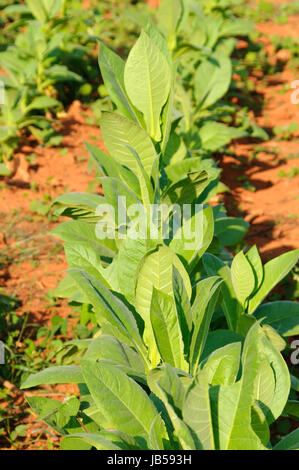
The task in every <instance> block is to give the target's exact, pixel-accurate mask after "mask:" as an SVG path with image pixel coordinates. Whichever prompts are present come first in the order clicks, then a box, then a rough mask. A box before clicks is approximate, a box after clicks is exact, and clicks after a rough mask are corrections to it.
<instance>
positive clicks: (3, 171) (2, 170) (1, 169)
mask: <svg viewBox="0 0 299 470" xmlns="http://www.w3.org/2000/svg"><path fill="white" fill-rule="evenodd" d="M8 175H10V169H9V168H7V166H5V165H4V163H0V176H8Z"/></svg>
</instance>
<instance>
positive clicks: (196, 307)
mask: <svg viewBox="0 0 299 470" xmlns="http://www.w3.org/2000/svg"><path fill="white" fill-rule="evenodd" d="M222 282H223V281H222V279H221V278H220V277H218V276H213V277H208V278H207V279H203V280H202V281H200V282H199V283H198V284H197V285H196V297H195V300H194V303H193V305H192V316H193V325H194V328H193V333H192V339H191V345H190V356H189V362H190V369H191V371H192V373H193V374H195V373H196V370H197V367H198V364H199V360H200V356H201V353H202V351H203V349H204V347H205V343H206V339H207V335H208V332H209V327H210V323H211V319H212V316H213V313H214V311H215V305H216V302H217V300H218V295H219V287H220V285H221V284H222Z"/></svg>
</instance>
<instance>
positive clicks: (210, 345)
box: [201, 329, 244, 360]
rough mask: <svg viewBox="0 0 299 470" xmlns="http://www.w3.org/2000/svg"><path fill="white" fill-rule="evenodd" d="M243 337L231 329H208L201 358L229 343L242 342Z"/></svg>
mask: <svg viewBox="0 0 299 470" xmlns="http://www.w3.org/2000/svg"><path fill="white" fill-rule="evenodd" d="M243 341H244V337H243V336H242V335H239V334H238V333H235V332H234V331H231V330H221V329H217V330H215V331H210V332H209V333H208V336H207V340H206V344H205V347H204V350H203V352H202V355H201V360H204V359H206V358H207V357H208V356H209V355H210V354H211V353H212V352H213V351H215V350H216V349H219V348H222V347H223V346H226V345H228V344H231V343H238V342H239V343H243Z"/></svg>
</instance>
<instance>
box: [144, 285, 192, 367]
mask: <svg viewBox="0 0 299 470" xmlns="http://www.w3.org/2000/svg"><path fill="white" fill-rule="evenodd" d="M150 319H151V324H152V329H153V333H154V336H155V340H156V344H157V348H158V351H159V353H160V356H161V358H162V360H163V361H164V362H167V363H168V364H170V365H171V366H174V367H177V368H179V369H185V368H186V364H184V356H183V342H182V335H181V331H180V326H179V322H178V318H177V313H176V308H175V303H174V299H173V297H172V296H169V295H167V294H164V293H163V292H161V291H159V290H157V289H155V288H153V295H152V301H151V309H150Z"/></svg>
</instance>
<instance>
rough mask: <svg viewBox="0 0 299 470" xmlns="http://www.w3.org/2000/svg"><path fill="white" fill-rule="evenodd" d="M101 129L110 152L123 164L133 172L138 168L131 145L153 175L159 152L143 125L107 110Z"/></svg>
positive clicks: (148, 171)
mask: <svg viewBox="0 0 299 470" xmlns="http://www.w3.org/2000/svg"><path fill="white" fill-rule="evenodd" d="M101 131H102V138H103V140H104V142H105V145H106V147H107V149H108V150H109V153H110V154H111V155H112V156H113V157H114V158H115V159H117V161H118V162H119V163H120V164H121V165H124V166H127V167H128V168H129V169H130V170H132V172H133V173H136V171H137V170H138V165H137V163H136V159H135V158H134V156H133V155H132V152H131V150H130V148H128V146H129V147H132V148H133V149H134V150H135V151H136V152H137V154H138V155H139V157H140V160H141V162H142V165H143V167H144V169H145V171H146V173H147V174H148V176H150V175H151V171H152V167H153V163H154V161H155V159H156V157H157V154H156V151H155V148H154V146H153V144H152V141H151V139H150V137H149V135H148V134H147V132H146V131H145V130H144V129H143V128H142V127H140V126H139V125H138V124H136V123H135V122H133V121H131V120H130V119H128V118H126V117H124V116H121V115H120V114H116V113H110V112H105V113H103V115H102V118H101Z"/></svg>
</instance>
